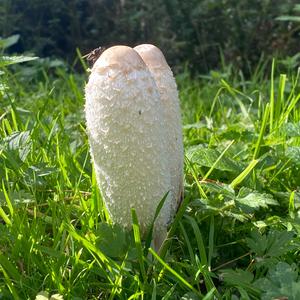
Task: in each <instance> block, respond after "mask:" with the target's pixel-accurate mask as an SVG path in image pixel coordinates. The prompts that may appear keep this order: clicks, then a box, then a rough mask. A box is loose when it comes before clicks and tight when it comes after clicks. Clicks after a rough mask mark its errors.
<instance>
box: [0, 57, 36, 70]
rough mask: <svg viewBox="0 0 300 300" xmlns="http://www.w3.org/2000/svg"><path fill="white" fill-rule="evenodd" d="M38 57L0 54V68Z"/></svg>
mask: <svg viewBox="0 0 300 300" xmlns="http://www.w3.org/2000/svg"><path fill="white" fill-rule="evenodd" d="M35 59H38V57H36V56H0V68H3V67H6V66H9V65H14V64H19V63H22V62H26V61H31V60H35Z"/></svg>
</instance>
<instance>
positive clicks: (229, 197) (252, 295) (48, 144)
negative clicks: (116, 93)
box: [0, 60, 300, 299]
mask: <svg viewBox="0 0 300 300" xmlns="http://www.w3.org/2000/svg"><path fill="white" fill-rule="evenodd" d="M3 71H5V73H4V74H2V75H1V80H2V84H4V85H5V86H6V88H5V89H1V91H0V101H1V102H0V103H1V106H0V179H1V182H0V204H1V207H0V298H1V297H2V298H3V299H12V298H14V299H34V298H35V297H36V295H37V294H38V293H39V292H41V291H43V292H47V293H48V296H49V297H50V296H51V295H54V294H60V295H62V296H63V297H64V299H201V298H204V299H215V298H214V297H216V298H218V299H221V298H223V299H235V298H232V297H233V295H235V297H237V298H241V299H261V298H264V299H271V298H272V297H278V296H283V295H285V296H289V297H290V298H289V299H297V297H298V295H300V291H299V288H298V289H297V288H296V287H294V286H299V283H300V278H299V266H297V265H296V264H297V262H298V260H299V250H298V247H299V241H300V240H299V232H300V225H299V224H300V219H299V208H300V192H299V186H300V175H299V174H300V173H299V165H300V163H299V162H300V111H299V103H298V101H299V99H300V93H299V88H298V85H299V82H298V74H297V72H296V70H294V72H292V71H290V73H289V74H290V75H289V76H286V75H284V74H278V72H277V68H276V64H275V63H274V64H273V68H272V70H269V72H268V74H270V76H269V79H267V78H265V77H264V76H262V75H261V74H262V73H261V72H260V71H259V68H258V69H257V71H256V72H255V73H254V75H253V80H252V81H251V80H247V81H246V80H245V79H243V77H242V76H241V74H239V75H236V74H238V73H234V72H229V73H226V72H225V71H224V72H223V71H222V72H220V73H217V72H215V73H213V74H212V75H211V76H208V77H205V78H201V79H199V80H198V79H197V78H195V79H191V78H190V76H189V74H188V73H183V74H180V75H179V76H178V78H177V79H178V86H179V90H180V96H181V107H182V119H183V133H184V143H185V154H186V157H185V200H184V202H183V204H182V207H181V208H180V209H179V211H178V213H177V216H176V217H175V220H174V222H173V223H172V224H171V225H170V230H169V234H168V240H167V241H166V242H165V243H164V245H163V247H162V249H161V251H160V252H159V253H156V252H154V250H153V249H150V250H149V249H148V247H149V244H150V243H149V239H148V240H147V241H141V240H140V236H139V228H138V218H137V216H136V215H135V213H134V211H133V231H132V232H129V233H126V232H124V231H123V230H122V228H119V227H117V226H114V225H112V224H111V221H110V220H109V216H108V214H107V212H106V210H105V207H104V204H103V201H102V198H101V195H100V193H99V190H98V188H97V185H96V180H95V174H94V171H93V168H92V165H91V162H90V155H89V147H88V142H87V136H86V133H85V123H84V116H83V107H84V98H83V89H84V81H85V79H86V76H84V75H76V74H75V72H74V71H71V70H68V68H67V67H66V66H65V65H63V64H62V63H60V62H55V63H54V62H51V61H50V60H45V61H37V62H35V63H31V64H30V65H29V64H28V65H22V66H19V67H17V68H15V69H14V70H11V69H10V70H4V69H3ZM293 263H294V264H293ZM282 268H285V270H286V272H288V273H289V274H293V275H291V276H292V277H291V278H293V281H292V282H294V285H293V288H292V287H291V288H288V283H287V282H285V276H286V274H285V273H284V272H283V271H280V270H282ZM293 272H294V273H293ZM274 278H276V280H277V281H276V282H277V283H278V282H279V284H277V285H276V284H275V283H274V282H273V281H272V280H274ZM292 282H291V283H290V284H292ZM286 293H289V294H286ZM184 296H185V298H183V297H184ZM55 297H58V295H56V296H55ZM292 297H294V298H292ZM299 297H300V296H299Z"/></svg>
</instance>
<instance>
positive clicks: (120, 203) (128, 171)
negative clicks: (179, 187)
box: [85, 46, 171, 249]
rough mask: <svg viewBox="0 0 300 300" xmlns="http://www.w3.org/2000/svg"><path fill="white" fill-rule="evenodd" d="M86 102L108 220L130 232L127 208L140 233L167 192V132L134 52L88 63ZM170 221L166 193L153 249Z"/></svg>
mask: <svg viewBox="0 0 300 300" xmlns="http://www.w3.org/2000/svg"><path fill="white" fill-rule="evenodd" d="M85 99H86V103H85V116H86V126H87V133H88V137H89V143H90V151H91V156H92V160H93V162H94V167H95V172H96V177H97V182H98V185H99V187H100V190H101V194H102V196H103V199H104V201H105V203H106V207H107V209H108V211H109V214H110V216H111V219H112V221H113V222H114V223H117V224H120V225H121V226H123V227H125V228H128V229H130V228H131V226H132V217H131V208H135V210H136V213H137V216H138V220H139V225H140V229H141V233H142V235H145V234H146V233H147V231H148V229H149V227H150V226H151V224H152V222H153V220H154V217H155V211H156V208H157V206H158V204H159V202H160V200H161V199H162V198H163V197H164V195H165V194H166V193H167V192H169V191H170V189H171V177H170V170H169V165H168V164H169V159H168V155H169V154H168V152H167V151H166V149H167V144H166V143H167V141H166V134H167V132H166V131H165V126H164V124H165V122H164V115H163V113H162V111H163V109H162V102H161V99H160V94H159V91H158V88H157V85H156V83H155V81H154V79H153V77H152V75H151V73H150V71H149V69H148V67H147V66H146V64H145V63H144V61H143V60H142V58H141V57H140V55H139V54H138V53H137V52H136V51H135V50H133V49H132V48H130V47H126V46H115V47H111V48H108V49H107V50H105V51H104V52H103V53H102V54H101V56H100V57H99V58H98V59H97V61H96V62H95V64H94V65H93V67H92V70H91V74H90V77H89V81H88V83H87V85H86V88H85ZM170 219H171V197H170V196H169V195H168V196H167V198H166V200H165V202H164V205H163V207H162V209H161V211H160V214H159V216H158V217H157V219H156V221H155V224H154V232H153V236H154V238H153V241H154V246H155V248H156V249H159V247H160V244H161V242H159V241H161V240H162V238H161V237H165V235H166V232H167V226H168V223H169V221H170ZM156 241H158V242H156Z"/></svg>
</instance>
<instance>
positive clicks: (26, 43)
mask: <svg viewBox="0 0 300 300" xmlns="http://www.w3.org/2000/svg"><path fill="white" fill-rule="evenodd" d="M297 2H298V1H296V0H285V1H277V0H273V1H270V0H247V1H246V0H239V1H237V0H189V1H180V0H165V1H162V0H152V1H144V0H52V1H42V0H2V1H1V3H0V35H1V36H3V37H7V36H10V35H12V34H20V35H21V38H20V41H19V42H18V44H16V45H15V46H14V47H13V48H12V49H11V50H10V51H12V52H24V51H31V52H34V53H35V54H36V55H39V56H41V57H45V56H56V57H60V58H63V59H66V60H68V61H69V62H72V61H73V60H74V58H75V56H76V51H75V50H76V47H78V48H79V49H80V51H81V53H83V54H86V53H87V52H89V51H90V50H92V49H93V48H96V47H98V46H110V45H114V44H126V45H130V46H135V45H137V44H139V43H144V42H148V43H153V44H156V45H157V46H159V47H160V48H161V49H162V50H163V52H164V53H165V54H166V56H167V59H168V61H169V63H170V64H171V65H172V66H173V67H174V66H176V67H177V70H178V71H180V70H181V69H182V67H183V65H184V64H185V63H188V64H189V69H190V70H192V71H194V72H197V73H207V72H208V71H209V70H211V69H214V68H219V67H220V64H221V62H222V59H221V58H222V57H223V58H224V59H225V61H226V63H232V64H233V65H235V66H236V67H238V68H241V69H243V70H244V71H245V73H247V72H251V71H250V70H251V68H252V67H253V66H255V65H256V64H257V63H258V61H259V58H260V57H261V55H262V53H263V54H264V55H265V56H266V57H268V56H287V55H295V54H296V53H298V52H299V51H300V39H299V24H300V23H297V22H283V21H279V20H276V17H278V16H281V15H286V14H288V15H293V14H295V12H294V11H293V7H294V5H295V4H296V3H297Z"/></svg>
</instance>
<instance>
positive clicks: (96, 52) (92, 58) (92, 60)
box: [82, 47, 106, 67]
mask: <svg viewBox="0 0 300 300" xmlns="http://www.w3.org/2000/svg"><path fill="white" fill-rule="evenodd" d="M105 49H106V48H105V47H98V48H96V49H94V50H92V51H91V52H90V53H88V54H86V55H84V56H82V58H86V60H87V61H88V62H89V64H90V66H91V67H92V66H93V65H94V63H95V62H96V60H97V59H98V58H99V56H100V55H101V54H102V53H103V52H104V51H105Z"/></svg>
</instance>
